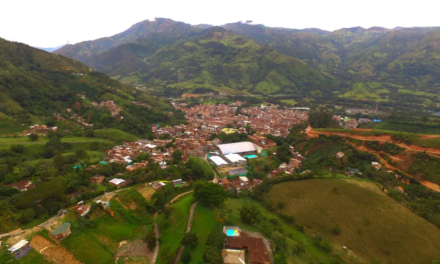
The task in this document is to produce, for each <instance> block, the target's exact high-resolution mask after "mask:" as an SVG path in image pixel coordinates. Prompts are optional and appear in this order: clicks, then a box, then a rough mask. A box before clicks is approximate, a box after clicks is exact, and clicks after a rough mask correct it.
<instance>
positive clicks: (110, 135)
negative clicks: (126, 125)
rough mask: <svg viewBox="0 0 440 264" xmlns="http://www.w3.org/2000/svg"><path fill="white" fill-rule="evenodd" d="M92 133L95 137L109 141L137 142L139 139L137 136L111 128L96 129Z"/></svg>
mask: <svg viewBox="0 0 440 264" xmlns="http://www.w3.org/2000/svg"><path fill="white" fill-rule="evenodd" d="M94 132H95V136H96V137H101V138H107V139H111V140H120V141H137V140H139V139H140V138H138V137H137V136H134V135H132V134H129V133H127V132H124V131H122V130H118V129H113V128H107V129H97V130H95V131H94Z"/></svg>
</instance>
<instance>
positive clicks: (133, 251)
mask: <svg viewBox="0 0 440 264" xmlns="http://www.w3.org/2000/svg"><path fill="white" fill-rule="evenodd" d="M133 257H136V258H133ZM152 257H153V252H152V251H150V250H149V249H148V246H147V243H145V242H144V241H142V240H136V241H133V242H131V243H127V244H123V245H121V247H120V248H119V249H118V252H117V253H116V259H119V258H122V259H124V260H125V261H126V262H129V263H153V262H152V261H151V259H152ZM145 261H147V262H145Z"/></svg>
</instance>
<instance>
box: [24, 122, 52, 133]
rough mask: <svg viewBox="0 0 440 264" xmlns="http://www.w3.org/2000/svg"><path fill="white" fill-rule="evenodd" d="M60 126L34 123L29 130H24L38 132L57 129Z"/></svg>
mask: <svg viewBox="0 0 440 264" xmlns="http://www.w3.org/2000/svg"><path fill="white" fill-rule="evenodd" d="M57 130H58V127H56V126H55V127H50V126H46V125H37V124H35V125H33V126H29V130H27V131H24V132H23V133H38V132H44V131H57Z"/></svg>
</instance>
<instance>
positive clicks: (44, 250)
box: [31, 236, 81, 264]
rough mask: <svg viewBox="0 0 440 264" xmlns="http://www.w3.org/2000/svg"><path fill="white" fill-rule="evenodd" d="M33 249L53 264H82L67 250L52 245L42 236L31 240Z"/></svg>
mask: <svg viewBox="0 0 440 264" xmlns="http://www.w3.org/2000/svg"><path fill="white" fill-rule="evenodd" d="M31 247H32V248H34V249H35V250H36V251H37V252H39V253H40V254H41V255H43V256H44V258H45V259H46V260H47V261H49V262H53V263H59V264H81V262H79V261H78V260H76V259H75V257H74V256H73V255H72V254H71V253H70V252H69V251H67V250H66V249H65V248H63V247H61V246H58V245H55V244H52V243H51V242H49V241H48V240H47V239H45V238H44V237H42V236H34V237H33V238H32V240H31Z"/></svg>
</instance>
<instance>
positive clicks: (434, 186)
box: [346, 141, 440, 192]
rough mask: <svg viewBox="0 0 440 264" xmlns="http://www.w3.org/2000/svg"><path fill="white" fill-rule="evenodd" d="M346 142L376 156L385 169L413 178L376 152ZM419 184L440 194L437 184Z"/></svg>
mask: <svg viewBox="0 0 440 264" xmlns="http://www.w3.org/2000/svg"><path fill="white" fill-rule="evenodd" d="M346 142H347V143H348V144H350V145H351V146H353V147H355V148H356V149H357V150H360V151H364V152H369V153H372V154H374V155H376V157H377V158H378V159H379V161H380V162H381V163H382V164H384V165H385V167H387V168H389V169H392V170H396V171H398V172H399V173H401V174H403V175H405V176H407V177H410V178H415V177H414V176H412V175H410V174H408V173H406V172H404V171H402V170H401V169H399V168H397V167H395V166H393V165H391V164H389V163H388V161H386V160H385V159H383V158H382V157H381V156H380V155H379V153H380V152H378V151H374V150H371V149H369V148H367V147H365V146H362V145H361V146H356V144H354V143H352V142H350V141H346ZM388 156H389V157H390V158H391V159H393V160H394V161H403V160H402V159H400V158H397V157H394V156H391V155H389V154H388ZM420 183H421V184H423V185H424V186H425V187H427V188H429V189H431V190H433V191H437V192H440V185H438V184H435V183H433V182H429V181H425V180H421V181H420Z"/></svg>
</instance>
